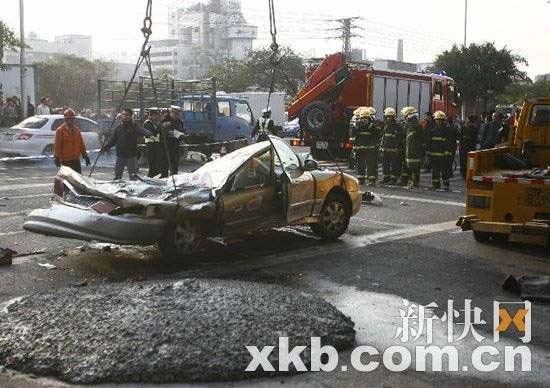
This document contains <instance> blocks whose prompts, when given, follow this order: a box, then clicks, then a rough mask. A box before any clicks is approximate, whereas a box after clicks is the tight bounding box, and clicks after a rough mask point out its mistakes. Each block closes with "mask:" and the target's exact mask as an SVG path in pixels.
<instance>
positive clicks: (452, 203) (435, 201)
mask: <svg viewBox="0 0 550 388" xmlns="http://www.w3.org/2000/svg"><path fill="white" fill-rule="evenodd" d="M379 195H380V197H382V198H388V199H399V200H401V201H411V202H425V203H433V204H436V205H450V206H460V207H466V204H465V203H464V202H456V201H442V200H439V199H430V198H421V197H407V196H404V195H392V194H379Z"/></svg>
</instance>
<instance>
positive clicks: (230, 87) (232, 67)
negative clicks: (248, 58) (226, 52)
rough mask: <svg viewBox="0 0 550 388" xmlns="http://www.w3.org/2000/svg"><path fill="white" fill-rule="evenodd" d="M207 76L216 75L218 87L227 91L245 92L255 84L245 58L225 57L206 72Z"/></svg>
mask: <svg viewBox="0 0 550 388" xmlns="http://www.w3.org/2000/svg"><path fill="white" fill-rule="evenodd" d="M206 76H207V77H215V78H216V81H217V87H218V89H219V90H223V91H225V92H227V93H233V92H243V91H245V90H246V89H247V88H249V87H250V86H252V85H253V84H254V82H253V80H252V79H251V77H250V74H249V73H248V69H247V67H246V62H245V60H239V59H235V58H224V59H223V60H222V62H221V63H218V64H216V65H214V66H212V67H210V69H208V71H207V73H206Z"/></svg>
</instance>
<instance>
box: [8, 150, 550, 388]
mask: <svg viewBox="0 0 550 388" xmlns="http://www.w3.org/2000/svg"><path fill="white" fill-rule="evenodd" d="M322 164H323V165H326V166H328V167H335V166H334V163H326V162H324V163H322ZM342 167H344V164H342ZM86 171H89V170H88V169H86V168H85V169H84V173H86ZM55 173H56V170H55V168H53V166H52V165H51V164H50V162H49V161H28V160H25V161H0V247H2V248H10V249H13V250H15V251H17V252H18V253H19V254H22V255H23V256H19V257H16V258H15V259H14V263H13V265H12V266H9V267H0V303H1V302H5V301H8V300H10V299H13V298H15V297H19V296H23V295H29V294H34V293H37V292H51V291H54V290H57V289H60V288H66V287H77V286H78V287H95V286H98V285H103V284H111V283H120V284H122V285H124V284H130V285H133V284H135V283H136V282H144V281H147V282H149V281H156V280H162V281H164V280H180V279H189V278H204V279H207V278H216V279H225V280H239V281H245V282H248V281H250V282H255V283H256V284H257V283H265V284H269V285H271V284H275V285H281V286H286V287H290V288H292V289H295V290H296V292H297V293H299V292H300V291H304V292H307V293H310V294H313V295H317V296H319V297H321V298H323V299H324V300H326V301H328V302H329V303H331V304H332V305H333V306H335V307H336V308H337V309H338V310H340V311H341V312H342V313H344V314H345V315H348V316H349V317H351V319H352V321H353V322H354V323H355V330H356V343H357V344H358V345H372V346H375V347H376V348H377V349H380V350H383V349H385V348H387V347H389V346H391V345H395V344H401V342H399V340H398V339H395V338H394V337H396V330H398V328H399V325H400V318H399V317H400V309H404V305H403V299H406V300H408V301H411V302H412V303H416V304H421V305H428V304H430V303H432V302H435V303H437V305H438V306H439V307H440V309H439V311H443V310H445V309H446V306H447V303H448V300H453V301H454V308H455V309H456V310H462V312H461V314H463V310H464V303H465V302H464V301H465V300H466V299H471V300H472V306H476V307H479V308H481V309H482V310H483V312H482V319H484V320H485V322H486V323H485V324H477V325H475V329H476V330H477V331H478V332H479V333H480V334H481V335H483V336H484V337H488V339H487V340H486V341H489V338H490V342H489V344H491V345H495V344H494V343H493V340H492V334H491V332H492V327H493V326H492V322H493V320H492V311H493V301H506V302H510V301H516V302H519V301H520V300H519V299H518V298H517V297H516V296H515V295H513V294H510V293H508V292H506V291H503V290H502V287H501V286H502V282H503V280H504V279H505V278H506V276H507V275H509V274H515V275H526V274H528V275H550V255H549V254H548V252H547V251H545V250H544V249H543V248H538V247H527V246H520V245H513V244H506V245H494V244H488V245H483V244H479V243H476V242H475V241H474V239H473V237H472V235H471V233H462V232H460V231H459V230H458V228H456V227H455V226H454V222H455V221H456V219H457V217H458V216H459V215H461V214H463V212H464V206H463V201H464V183H463V182H462V181H461V179H460V178H458V177H456V178H453V180H452V183H451V188H452V192H450V193H445V192H433V191H430V190H427V189H420V190H415V191H408V190H406V189H403V188H386V187H377V188H375V189H374V190H373V191H375V192H376V193H378V194H380V195H381V196H382V200H383V206H381V207H377V206H372V205H363V207H362V209H361V211H360V212H359V213H358V214H357V216H356V217H354V218H353V219H352V221H351V224H350V227H349V230H348V232H347V233H346V234H345V235H344V236H343V238H342V239H341V241H339V242H335V243H322V242H321V241H319V240H318V239H317V238H316V237H315V236H313V234H312V233H311V232H310V231H309V229H308V228H304V227H295V228H282V229H278V230H272V231H266V232H261V233H258V234H256V235H253V236H245V237H243V238H242V239H240V240H235V241H231V242H228V243H227V244H222V243H221V242H211V243H210V244H209V245H208V246H207V247H206V248H205V249H206V250H205V251H204V252H202V253H201V254H199V255H197V257H195V258H193V259H192V260H188V261H187V262H182V263H176V264H170V265H167V264H163V263H161V262H160V261H159V259H158V252H157V251H156V249H155V248H154V247H147V248H132V247H112V249H104V245H101V244H95V245H94V244H91V245H87V246H85V247H84V248H80V247H81V246H83V243H82V242H79V241H72V240H64V239H58V238H49V237H45V236H40V235H34V234H30V233H27V232H24V231H23V230H22V228H21V226H22V224H23V222H24V219H25V216H26V214H27V213H28V212H29V211H31V210H32V209H36V208H41V207H47V206H48V205H49V196H50V192H51V188H52V183H53V177H54V175H55ZM95 176H96V177H97V178H100V179H110V178H111V177H112V167H111V166H110V163H109V161H106V162H105V163H103V164H102V165H101V166H100V167H99V168H98V169H97V172H96V174H95ZM429 181H430V176H429V175H428V174H424V175H423V177H422V185H423V186H424V187H428V186H429ZM40 263H51V264H54V265H55V266H56V269H53V270H48V269H46V268H45V267H42V266H40V265H39V264H40ZM441 308H442V309H443V310H441ZM435 310H438V309H435ZM436 314H437V315H441V314H438V313H437V312H436ZM458 319H459V318H457V320H458ZM549 319H550V306H549V305H543V304H534V305H533V309H532V341H531V343H530V344H529V347H530V349H531V353H532V372H515V373H510V372H505V371H504V368H500V369H498V370H497V371H494V372H490V373H488V372H477V371H474V370H473V368H470V370H469V371H465V370H461V371H458V372H448V373H436V372H415V371H414V367H412V366H411V367H410V368H408V369H407V370H405V371H404V372H401V373H397V372H390V371H388V370H385V369H384V368H382V367H380V368H378V369H376V370H375V371H372V372H368V373H366V372H359V371H354V370H352V368H351V367H350V368H348V370H347V371H343V370H342V368H340V367H338V369H337V371H334V372H330V373H326V372H323V373H303V374H299V375H295V376H279V377H276V378H264V379H255V380H250V381H247V382H243V384H245V385H246V384H249V385H258V384H261V385H280V384H296V385H302V386H307V385H316V386H319V385H331V386H363V385H365V384H367V383H370V384H372V385H374V386H396V387H397V386H413V385H414V386H441V385H443V384H445V385H449V386H464V385H466V386H477V385H479V386H481V385H483V386H486V385H499V384H502V383H509V384H514V385H520V384H526V385H539V386H542V385H544V384H548V382H549V381H550V379H549V374H550V367H549V366H550V330H548V322H549ZM458 326H460V324H459V325H458ZM434 331H435V332H436V333H435V334H434V337H436V338H435V339H434V342H437V341H443V339H444V338H445V335H446V334H445V335H444V333H443V329H442V327H436V328H435V329H434ZM420 341H422V338H421V339H420ZM484 344H485V343H484ZM521 344H522V343H521V342H520V341H518V340H517V339H516V338H515V337H514V336H513V335H509V336H506V337H505V338H504V339H502V340H501V342H500V343H499V344H496V345H495V346H497V347H498V349H499V350H502V348H503V347H504V346H505V345H513V346H519V345H521ZM244 345H245V343H243V346H244ZM246 345H251V344H249V343H246ZM409 345H410V344H409ZM409 345H407V346H409ZM413 345H414V344H412V345H411V346H413ZM478 345H479V344H478V343H477V342H476V341H475V340H474V339H473V337H471V336H468V337H467V338H465V339H464V340H463V341H461V342H460V344H459V345H458V348H459V354H460V356H461V358H462V357H463V356H464V357H468V355H469V354H470V353H471V352H472V350H473V349H474V348H475V347H476V346H478ZM349 357H350V352H349V351H348V352H347V353H345V352H342V353H341V354H340V360H341V361H342V362H344V363H345V360H346V358H347V360H349ZM348 364H349V363H348ZM413 365H414V362H413ZM23 381H24V382H25V384H29V386H32V385H33V384H36V385H37V386H40V385H41V384H45V385H50V384H52V381H51V380H41V379H30V380H29V379H27V378H26V377H24V376H19V375H13V374H11V373H7V372H4V373H0V385H1V386H4V385H10V384H17V382H23Z"/></svg>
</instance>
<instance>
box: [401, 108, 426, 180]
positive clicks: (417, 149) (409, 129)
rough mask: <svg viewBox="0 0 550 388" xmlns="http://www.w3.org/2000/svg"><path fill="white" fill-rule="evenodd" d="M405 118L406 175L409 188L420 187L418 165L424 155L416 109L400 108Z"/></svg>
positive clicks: (422, 138)
mask: <svg viewBox="0 0 550 388" xmlns="http://www.w3.org/2000/svg"><path fill="white" fill-rule="evenodd" d="M401 115H402V116H403V118H404V119H405V133H406V138H405V160H406V162H407V174H406V175H407V176H408V179H409V184H408V187H409V188H418V187H420V166H421V164H422V156H423V155H424V147H425V141H424V131H423V129H422V127H421V126H420V123H419V122H418V111H417V110H416V108H414V107H412V106H407V107H405V108H403V109H402V110H401Z"/></svg>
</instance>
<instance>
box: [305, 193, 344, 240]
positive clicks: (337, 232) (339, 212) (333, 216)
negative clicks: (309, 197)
mask: <svg viewBox="0 0 550 388" xmlns="http://www.w3.org/2000/svg"><path fill="white" fill-rule="evenodd" d="M349 220H350V214H349V211H348V206H347V200H346V198H345V197H344V196H343V195H338V194H335V195H330V196H329V197H328V198H327V199H326V201H325V203H324V204H323V208H322V209H321V215H320V219H319V222H318V223H316V224H311V225H310V227H311V230H312V231H313V233H315V234H316V235H318V236H319V237H321V238H323V239H325V240H336V239H337V238H338V237H340V236H341V235H343V234H344V232H345V231H346V230H347V229H348V225H349Z"/></svg>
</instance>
